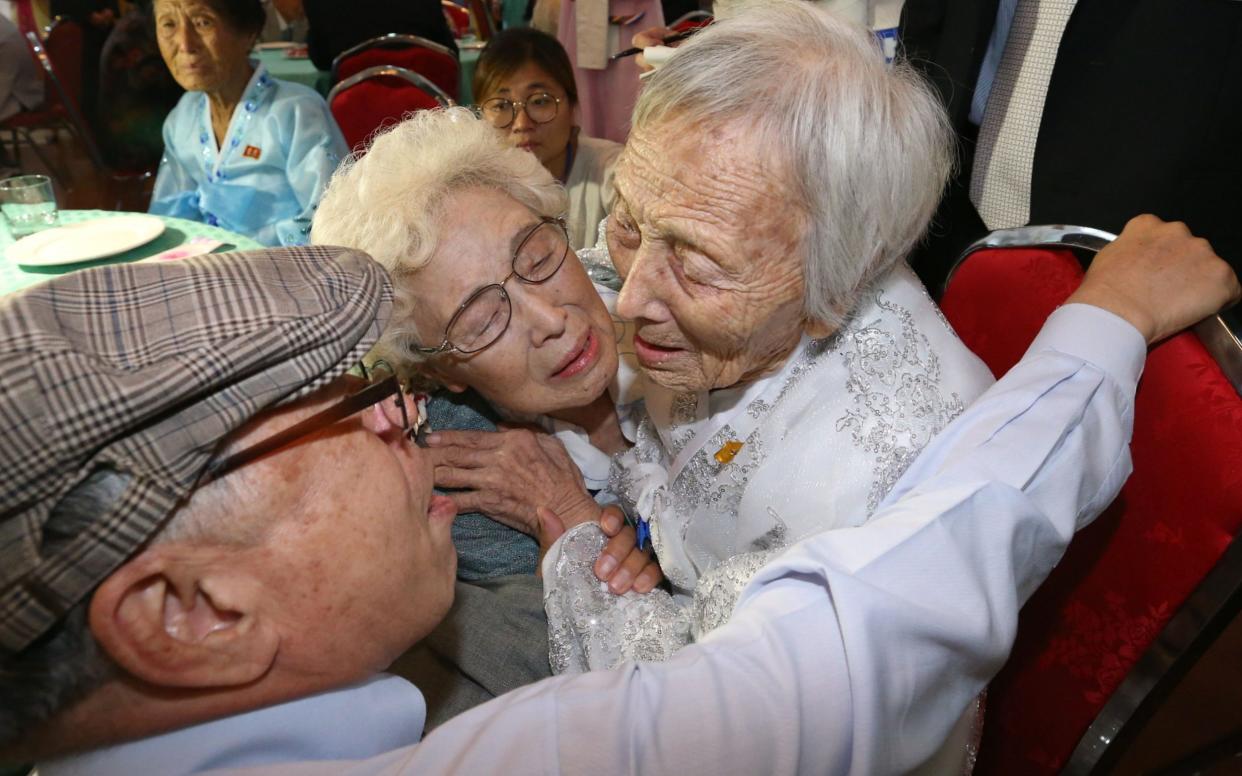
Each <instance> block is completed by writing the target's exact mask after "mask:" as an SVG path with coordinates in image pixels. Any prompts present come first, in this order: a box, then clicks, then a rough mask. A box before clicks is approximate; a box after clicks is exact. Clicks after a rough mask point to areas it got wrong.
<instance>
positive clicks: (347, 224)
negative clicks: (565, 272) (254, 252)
mask: <svg viewBox="0 0 1242 776" xmlns="http://www.w3.org/2000/svg"><path fill="white" fill-rule="evenodd" d="M471 187H484V188H492V189H496V190H499V191H502V192H504V193H505V194H508V195H509V196H511V197H513V198H514V199H516V200H517V201H518V202H520V203H522V204H523V205H525V206H526V207H528V208H530V209H531V210H533V211H534V212H536V213H538V214H539V215H543V216H561V215H564V214H565V212H566V211H567V209H568V204H569V200H568V197H567V196H566V194H565V190H564V189H563V188H562V187H561V185H560V184H559V183H557V181H556V179H555V178H553V177H552V175H551V173H549V172H548V171H547V170H546V169H544V167H543V165H542V164H541V163H540V162H539V159H538V158H536V157H535V155H534V154H531V153H528V152H526V151H523V150H521V149H520V148H514V147H512V146H509V145H506V144H505V143H504V141H503V140H502V139H501V137H500V136H499V134H498V133H497V132H496V130H495V129H494V128H493V127H492V126H491V125H490V124H488V123H487V122H485V121H482V120H481V119H479V118H477V117H476V116H475V115H474V114H473V113H471V112H470V111H469V110H467V109H465V108H449V109H447V110H433V111H420V112H418V113H415V114H413V115H412V116H410V117H408V118H406V119H405V120H404V121H402V122H401V123H399V124H397V125H395V126H393V127H392V128H391V129H389V130H387V131H386V132H384V133H382V134H380V135H377V136H376V137H375V139H374V140H373V141H372V142H371V146H370V148H369V150H368V151H367V152H366V154H365V156H357V155H355V156H352V157H350V158H349V159H347V160H346V161H345V162H344V163H342V164H341V166H340V167H339V168H338V169H337V171H336V173H335V174H334V175H333V176H332V181H331V182H330V183H329V184H328V190H327V192H326V193H325V194H324V196H323V199H322V200H320V202H319V208H318V210H316V211H315V220H314V222H313V223H312V225H311V242H312V243H314V244H316V245H343V246H346V247H349V248H357V249H359V250H363V251H366V252H367V253H369V254H371V257H372V258H374V259H375V260H376V261H378V262H379V263H380V264H381V265H383V267H384V268H385V269H387V270H388V272H389V274H391V275H392V279H393V287H394V289H393V290H394V297H395V298H394V303H393V315H392V320H391V321H390V322H389V325H388V329H387V331H385V333H384V336H383V337H382V338H381V340H380V342H379V343H378V344H377V345H376V347H375V349H374V350H373V351H372V356H373V357H379V358H383V359H384V360H386V361H388V362H389V363H391V364H393V365H394V367H396V369H397V370H398V371H399V372H402V373H408V372H409V371H410V369H411V368H412V367H413V366H415V365H416V364H417V363H418V362H420V361H422V360H423V359H424V357H423V356H422V355H421V354H419V353H418V352H417V351H416V350H414V349H413V347H412V346H414V345H417V344H419V336H418V333H417V332H416V331H415V330H414V323H413V315H412V311H413V309H414V298H413V293H412V292H413V289H414V288H415V282H414V279H413V277H412V276H413V275H414V274H415V273H417V272H418V271H419V270H420V269H422V268H423V267H425V266H426V265H427V262H429V261H430V260H431V257H432V255H433V254H434V253H435V250H436V246H437V244H438V242H439V237H440V235H439V224H440V221H441V218H440V216H441V214H442V213H443V208H444V204H445V201H446V200H447V199H448V198H449V197H450V196H452V195H453V194H455V193H456V192H458V191H460V190H462V189H465V188H471ZM478 218H479V223H480V224H484V223H486V220H487V214H486V213H479V214H478ZM421 344H428V343H426V342H424V343H421ZM432 344H438V343H432Z"/></svg>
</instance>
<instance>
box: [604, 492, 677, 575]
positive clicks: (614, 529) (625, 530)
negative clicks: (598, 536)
mask: <svg viewBox="0 0 1242 776" xmlns="http://www.w3.org/2000/svg"><path fill="white" fill-rule="evenodd" d="M599 527H600V529H601V530H602V531H603V532H604V534H605V535H606V536H608V537H611V538H609V540H608V544H607V545H606V546H605V547H604V551H603V552H601V553H600V554H599V559H598V560H596V561H595V576H596V577H598V578H599V580H600V581H601V582H607V583H608V589H609V590H610V591H612V592H613V593H615V594H617V595H621V594H622V593H624V592H626V591H628V590H633V591H634V592H636V593H650V592H651V590H652V588H654V587H655V586H656V585H658V584H660V581H661V580H663V579H664V572H663V571H661V570H660V564H659V563H657V562H656V560H655V559H654V558H652V557H651V547H650V546H648V547H647V549H644V550H640V549H638V547H637V546H636V545H635V533H634V527H633V526H632V525H630V524H629V523H626V522H625V519H624V518H623V517H622V516H621V510H619V509H617V508H616V507H604V511H603V513H602V514H601V515H600V516H599Z"/></svg>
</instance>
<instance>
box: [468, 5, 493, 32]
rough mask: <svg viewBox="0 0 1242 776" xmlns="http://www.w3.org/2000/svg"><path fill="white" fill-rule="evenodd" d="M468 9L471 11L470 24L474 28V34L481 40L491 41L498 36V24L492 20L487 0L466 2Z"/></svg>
mask: <svg viewBox="0 0 1242 776" xmlns="http://www.w3.org/2000/svg"><path fill="white" fill-rule="evenodd" d="M466 7H467V8H469V9H470V23H471V25H472V26H473V27H474V34H475V35H476V36H477V37H478V39H479V40H491V39H492V36H493V35H495V34H496V22H495V20H494V19H492V14H491V11H489V10H488V3H487V2H486V0H466Z"/></svg>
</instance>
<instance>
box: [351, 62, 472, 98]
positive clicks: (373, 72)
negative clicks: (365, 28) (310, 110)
mask: <svg viewBox="0 0 1242 776" xmlns="http://www.w3.org/2000/svg"><path fill="white" fill-rule="evenodd" d="M384 77H393V78H400V79H402V80H404V81H406V82H408V83H410V84H411V85H413V86H417V87H418V88H419V89H422V90H423V91H424V92H427V93H428V94H430V95H431V96H432V97H434V98H435V100H436V102H438V103H440V107H441V108H450V107H452V106H453V105H455V104H456V103H454V102H453V98H452V97H449V96H448V94H447V93H446V92H445V91H444V90H443V89H441V88H440V87H438V86H436V85H435V84H433V83H432V82H431V81H430V79H428V78H427V77H426V76H423V75H419V74H418V73H415V72H414V71H413V70H409V69H407V68H404V67H397V66H396V65H375V66H374V67H368V68H367V69H365V70H359V71H358V72H357V73H354V74H353V75H351V76H350V77H349V78H346V79H345V80H344V81H341V82H340V83H339V84H337V85H336V86H333V87H332V89H331V90H330V91H329V92H328V106H329V107H331V106H332V100H333V99H335V98H336V96H337V95H338V94H340V93H341V92H343V91H346V90H348V89H350V88H352V87H354V86H357V85H358V84H360V83H362V82H363V81H369V80H371V79H373V78H384Z"/></svg>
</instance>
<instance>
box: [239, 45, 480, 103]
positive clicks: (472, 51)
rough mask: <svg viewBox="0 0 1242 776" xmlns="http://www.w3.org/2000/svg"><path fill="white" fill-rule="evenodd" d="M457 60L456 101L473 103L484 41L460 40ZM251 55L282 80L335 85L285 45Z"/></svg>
mask: <svg viewBox="0 0 1242 776" xmlns="http://www.w3.org/2000/svg"><path fill="white" fill-rule="evenodd" d="M457 46H458V51H457V61H458V77H457V88H458V96H457V102H458V104H460V105H470V104H471V103H472V102H473V100H472V99H471V96H470V95H471V84H472V82H473V81H474V69H475V66H476V65H477V64H478V63H479V54H480V49H482V47H483V44H482V42H481V41H480V42H474V41H473V40H472V39H465V40H459V41H457ZM250 56H251V57H253V58H255V59H257V60H259V61H260V62H262V63H263V66H264V67H266V68H267V72H268V73H270V74H271V75H272V77H273V78H279V79H280V80H282V81H292V82H293V83H295V84H302V85H303V86H309V87H311V88H312V89H315V90H316V91H318V92H319V93H320V94H322V95H323V96H325V97H327V96H328V91H329V90H330V89H331V88H332V76H331V74H330V73H328V72H326V71H324V70H316V69H315V65H314V63H312V62H311V61H310V60H309V59H306V58H302V59H290V58H289V57H286V56H285V52H284V49H263V50H259V51H252V52H251V53H250Z"/></svg>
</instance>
